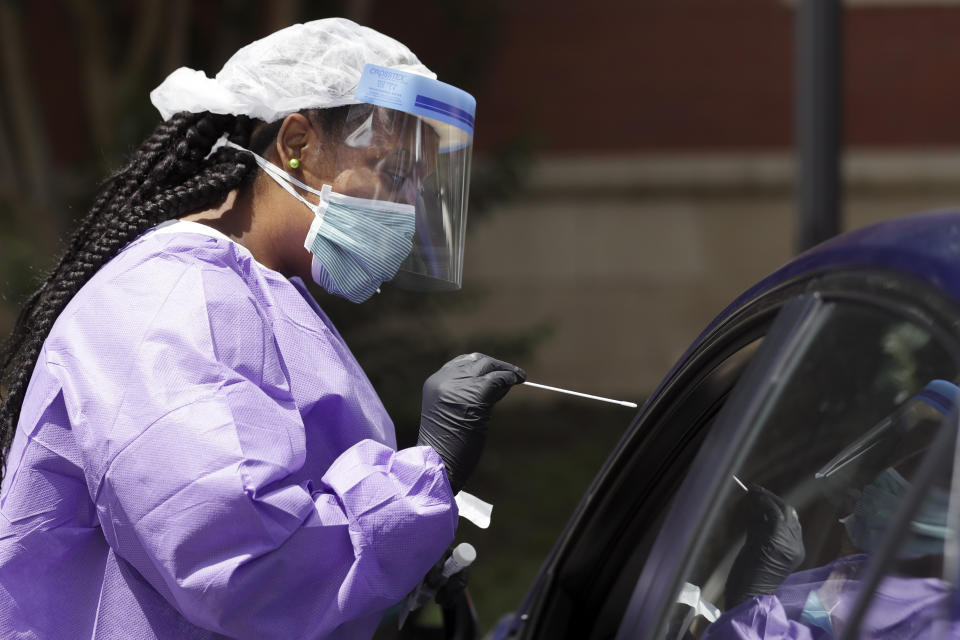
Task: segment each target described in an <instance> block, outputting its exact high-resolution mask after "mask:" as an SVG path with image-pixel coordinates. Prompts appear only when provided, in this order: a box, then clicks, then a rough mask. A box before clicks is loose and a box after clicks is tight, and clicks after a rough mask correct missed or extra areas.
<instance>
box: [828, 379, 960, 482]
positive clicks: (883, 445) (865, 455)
mask: <svg viewBox="0 0 960 640" xmlns="http://www.w3.org/2000/svg"><path fill="white" fill-rule="evenodd" d="M958 394H960V389H958V388H957V387H956V385H954V384H952V383H950V382H947V381H946V380H933V381H931V382H929V383H928V384H927V385H926V386H925V387H924V388H923V389H921V390H920V391H919V392H917V393H915V394H914V395H912V396H910V398H908V399H907V400H906V401H905V402H904V403H903V404H901V405H900V406H899V407H897V408H896V409H895V410H894V411H892V412H891V413H890V414H889V415H887V416H886V417H885V418H883V419H882V420H881V421H880V422H879V423H877V424H876V425H875V426H874V427H872V428H871V429H870V430H869V431H867V432H866V433H865V434H863V435H862V436H861V437H859V438H857V439H856V440H855V441H854V442H852V443H850V444H849V445H848V446H846V447H845V448H844V449H843V450H842V451H840V452H839V453H838V454H837V455H836V456H834V457H833V459H832V460H830V461H829V462H828V463H827V464H825V465H824V466H823V467H821V468H820V469H819V470H818V471H817V473H816V478H817V479H818V480H825V481H828V482H831V481H832V482H836V481H842V482H843V483H844V484H847V485H851V484H852V485H857V484H865V481H868V480H869V479H870V478H872V477H873V476H874V475H876V474H877V473H879V472H880V471H882V470H884V469H886V468H889V467H894V468H900V469H901V470H902V471H904V472H907V473H909V472H910V471H912V467H913V465H915V464H916V463H917V461H918V460H919V459H920V458H921V457H922V456H921V454H922V453H923V452H924V451H925V450H926V448H927V447H928V446H929V445H930V443H931V442H933V440H934V438H935V437H936V433H937V432H938V431H939V430H940V428H941V427H942V425H943V424H944V422H945V421H946V420H948V419H952V420H954V421H955V420H956V416H957V413H956V408H957V403H958V401H960V395H958Z"/></svg>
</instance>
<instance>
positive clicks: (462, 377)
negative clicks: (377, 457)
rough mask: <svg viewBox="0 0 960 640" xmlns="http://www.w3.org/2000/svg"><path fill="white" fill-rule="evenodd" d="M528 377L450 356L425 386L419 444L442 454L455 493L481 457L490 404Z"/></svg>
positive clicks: (474, 356) (493, 363) (486, 361)
mask: <svg viewBox="0 0 960 640" xmlns="http://www.w3.org/2000/svg"><path fill="white" fill-rule="evenodd" d="M526 379H527V374H526V373H524V371H523V369H521V368H519V367H515V366H513V365H512V364H508V363H506V362H501V361H500V360H495V359H493V358H491V357H490V356H485V355H483V354H482V353H471V354H469V355H462V356H458V357H456V358H454V359H453V360H451V361H450V362H448V363H447V364H445V365H443V366H442V367H441V368H440V370H439V371H437V372H436V373H434V374H433V375H432V376H430V377H429V378H427V381H426V382H424V383H423V405H422V407H421V415H420V436H419V437H418V438H417V444H419V445H427V446H430V447H433V449H434V450H435V451H436V452H437V453H438V454H439V455H440V458H441V459H442V460H443V464H444V466H445V467H446V469H447V478H449V480H450V487H451V488H452V489H453V493H454V495H456V494H457V492H459V491H460V489H462V488H463V485H464V483H465V482H466V481H467V478H468V477H470V473H471V472H472V471H473V468H474V467H475V466H476V465H477V460H479V459H480V453H481V452H482V451H483V444H484V442H485V441H486V438H487V422H489V420H490V412H491V411H492V409H493V405H494V404H496V402H497V401H498V400H500V398H502V397H503V396H505V395H506V393H507V391H509V390H510V387H512V386H513V385H515V384H518V383H520V382H523V381H524V380H526Z"/></svg>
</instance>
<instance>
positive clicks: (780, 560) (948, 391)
mask: <svg viewBox="0 0 960 640" xmlns="http://www.w3.org/2000/svg"><path fill="white" fill-rule="evenodd" d="M956 378H957V370H956V364H955V362H954V360H953V359H952V357H951V354H950V352H949V350H948V348H947V347H945V346H944V345H942V344H941V343H940V342H939V341H938V339H936V338H935V337H934V336H933V335H932V334H931V333H930V332H929V331H928V330H927V329H925V328H924V327H922V326H920V325H918V324H915V323H914V322H912V321H909V320H905V319H903V318H901V317H899V316H896V315H894V314H892V313H888V312H886V311H883V310H881V309H878V308H875V307H872V306H869V305H865V304H855V303H853V302H844V303H838V304H836V305H833V306H832V308H831V310H830V313H829V314H825V316H824V319H823V321H822V322H820V323H819V324H818V325H817V327H816V329H815V330H814V331H813V333H812V335H811V337H810V339H809V340H808V341H806V342H805V343H804V346H803V348H802V350H801V351H800V352H798V353H797V354H796V355H795V358H794V359H793V360H792V361H791V367H789V368H787V369H786V370H784V371H782V372H781V376H780V377H779V378H777V379H774V380H768V381H767V382H766V383H765V385H766V388H764V389H758V390H757V391H756V392H757V393H766V394H771V396H772V401H771V402H770V404H769V407H770V409H769V410H768V411H764V412H763V413H762V414H760V417H759V418H758V420H757V423H756V424H754V425H751V427H752V429H753V433H752V438H751V439H749V449H748V451H746V452H745V455H744V456H743V458H742V459H743V462H742V463H741V464H739V465H738V467H737V468H736V469H735V471H734V473H733V475H732V476H731V477H730V478H729V479H726V480H724V482H725V483H726V486H725V487H724V488H723V490H722V491H721V492H720V497H719V499H720V505H719V510H718V514H719V515H716V516H715V517H714V518H713V520H712V522H711V523H710V525H709V528H708V529H707V530H706V531H704V533H703V535H702V536H700V543H699V545H698V546H697V548H696V549H695V550H694V552H693V554H692V557H691V562H690V564H689V566H690V569H689V570H688V571H687V573H686V575H685V576H684V579H683V583H684V587H683V589H682V591H681V593H680V594H678V602H680V604H677V605H675V606H674V607H673V608H672V610H671V612H670V620H669V623H668V625H667V630H666V633H665V634H664V635H663V636H662V637H664V638H669V639H670V640H674V639H684V640H686V639H689V638H698V639H704V640H716V639H718V638H719V639H721V640H722V639H725V638H753V637H756V638H763V637H789V638H794V637H798V638H799V637H811V638H833V637H839V636H837V634H839V633H842V632H843V629H844V624H845V622H846V617H845V616H846V615H847V614H849V609H850V607H851V606H852V605H853V603H854V602H855V601H856V598H857V595H858V593H859V590H860V588H861V586H860V585H861V583H862V578H863V575H864V571H865V570H866V567H868V566H869V564H870V559H871V557H872V554H874V553H876V551H877V549H878V547H879V545H880V544H881V542H882V541H883V536H884V534H885V533H886V531H887V528H886V524H887V523H889V522H890V521H891V519H892V518H894V517H895V515H896V514H897V512H898V510H899V509H900V508H901V507H902V506H903V504H904V498H905V496H906V495H907V493H908V492H909V490H910V487H911V481H912V480H913V478H914V476H915V475H916V473H917V472H918V469H919V468H920V467H921V464H922V461H923V460H924V456H925V455H926V452H927V451H929V449H930V447H931V443H933V442H934V439H935V438H936V437H937V436H938V434H939V433H942V432H943V430H945V429H946V430H949V432H950V433H951V434H953V431H954V430H955V428H956V415H955V410H954V408H953V407H954V405H955V402H956V397H955V391H956V387H954V386H953V384H952V381H955V380H956ZM950 442H951V446H952V440H951V441H950ZM701 459H702V458H701ZM951 470H952V465H949V464H948V465H946V466H945V467H944V468H943V469H942V472H941V473H939V475H938V476H937V477H936V478H935V481H934V482H932V483H931V485H930V487H929V490H928V491H927V492H926V495H925V496H923V500H921V502H920V504H919V507H918V509H917V514H916V517H915V518H913V519H911V521H910V525H911V526H909V527H907V529H906V531H905V532H904V533H903V535H902V536H901V541H900V543H899V548H900V551H899V553H898V557H897V559H896V562H894V563H892V565H891V567H890V570H889V574H888V576H887V579H886V580H885V581H884V582H882V583H881V584H880V586H879V587H878V589H877V590H876V591H875V592H873V593H871V596H870V597H871V598H872V599H873V600H872V601H871V606H870V607H869V608H868V612H867V615H866V616H865V621H864V625H863V628H864V629H872V630H873V632H872V633H873V635H865V636H863V637H891V638H893V637H896V638H912V637H918V638H919V637H938V636H935V635H929V634H930V633H932V631H931V629H932V627H931V626H930V625H933V624H934V621H936V620H938V619H942V617H943V611H944V610H945V609H944V607H945V606H946V604H945V603H946V602H947V601H948V598H949V597H950V595H949V594H951V593H952V583H951V576H950V575H949V572H945V570H944V562H943V546H944V540H945V537H946V516H947V512H946V510H947V505H948V499H949V495H950V490H949V489H950V486H951V485H950V482H951ZM901 556H902V557H901ZM894 601H896V602H897V603H899V604H898V606H894V605H893V604H892V603H893V602H894ZM883 625H887V626H886V627H884V626H883ZM898 625H899V626H898ZM923 625H926V627H923ZM895 627H896V628H897V629H899V630H898V631H894V630H893V629H894V628H895ZM776 629H779V630H780V631H778V632H777V633H781V635H773V636H770V635H769V634H770V633H771V632H773V631H774V630H776ZM876 629H889V630H890V635H887V634H886V632H885V631H881V632H880V633H879V635H878V634H877V633H876ZM904 629H911V631H910V632H909V633H905V632H904ZM764 633H766V634H768V635H764ZM865 633H866V632H865ZM898 633H899V634H900V635H897V634H898ZM744 634H746V635H744ZM750 634H753V635H750ZM804 634H808V635H804ZM924 634H927V635H924ZM939 637H944V636H939Z"/></svg>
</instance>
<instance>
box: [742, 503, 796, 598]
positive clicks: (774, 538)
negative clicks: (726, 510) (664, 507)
mask: <svg viewBox="0 0 960 640" xmlns="http://www.w3.org/2000/svg"><path fill="white" fill-rule="evenodd" d="M745 500H746V501H747V505H746V507H747V509H746V510H747V540H746V542H744V544H743V548H742V549H740V553H738V554H737V558H736V560H734V562H733V567H732V568H731V569H730V574H729V575H728V576H727V584H726V589H725V593H724V597H725V601H726V606H727V608H728V609H729V608H731V607H734V606H736V605H738V604H740V603H741V602H744V601H746V600H749V599H750V598H752V597H754V596H758V595H762V594H772V593H773V592H774V591H776V590H777V587H779V586H780V583H781V582H783V580H784V578H786V577H787V576H788V575H789V574H790V573H791V572H793V571H794V570H795V569H796V568H797V567H799V566H800V565H801V564H802V563H803V558H804V556H805V555H806V552H805V550H804V548H803V533H802V531H801V529H800V519H799V518H798V517H797V510H796V509H794V508H793V507H791V506H790V505H788V504H787V503H785V502H784V501H783V500H781V499H780V498H779V497H777V496H776V495H774V494H773V493H771V492H770V491H767V490H766V489H764V488H763V487H758V486H757V485H750V490H749V492H748V493H747V495H746V498H745Z"/></svg>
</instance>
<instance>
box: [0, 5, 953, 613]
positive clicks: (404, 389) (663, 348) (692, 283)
mask: <svg viewBox="0 0 960 640" xmlns="http://www.w3.org/2000/svg"><path fill="white" fill-rule="evenodd" d="M801 1H804V0H640V1H636V0H634V1H629V2H628V1H625V0H592V1H590V2H587V1H586V0H552V1H547V0H523V1H519V2H509V1H507V0H423V1H422V2H418V3H409V2H404V3H398V2H386V1H377V0H354V1H348V0H342V1H339V2H337V1H329V2H307V1H305V0H280V1H274V2H270V3H254V2H241V1H239V0H210V1H204V2H187V1H186V0H165V1H160V0H140V1H139V2H127V3H102V2H101V3H97V2H93V1H92V0H63V1H60V2H57V1H54V2H47V3H28V2H25V1H16V0H0V220H2V221H3V224H2V225H0V295H2V304H0V332H2V333H4V334H6V332H8V331H9V328H10V327H11V326H12V321H13V319H14V317H15V313H16V308H17V305H18V304H19V303H20V302H21V301H22V300H23V298H24V297H25V295H26V294H27V293H28V292H29V291H30V290H32V289H33V288H34V287H35V286H36V284H37V280H38V278H39V277H40V275H41V274H42V273H43V270H44V269H46V268H48V267H49V266H50V265H51V261H52V259H53V257H54V256H55V254H56V251H57V249H58V248H59V247H61V246H62V244H63V242H64V241H65V239H66V238H67V237H68V235H69V232H70V230H71V228H72V225H73V224H74V222H75V221H76V219H78V218H80V217H82V216H83V215H84V213H85V211H86V209H87V207H88V206H89V204H90V200H91V198H92V196H93V193H94V191H95V188H96V185H97V183H98V182H99V181H100V180H102V179H103V178H104V177H106V175H108V173H109V171H110V170H111V169H114V168H117V167H118V166H119V165H120V163H121V162H122V160H123V158H124V157H125V155H126V154H127V153H129V152H130V151H131V150H132V149H133V148H134V147H135V146H136V144H138V143H139V141H140V140H142V139H143V138H144V137H145V136H146V135H147V134H148V133H149V131H150V130H152V128H153V127H154V126H155V125H156V123H157V122H158V119H159V118H158V116H157V114H156V112H155V111H154V110H153V108H152V107H151V105H150V103H149V100H148V96H147V94H148V92H149V90H150V89H152V88H153V87H154V86H156V85H157V84H158V83H159V82H160V80H162V78H163V77H164V76H165V75H166V74H167V73H169V72H170V71H172V70H173V69H175V68H176V67H178V66H181V65H187V66H191V67H194V68H198V69H203V70H205V71H206V72H207V73H208V74H210V75H213V74H214V73H215V72H216V71H217V70H218V69H219V68H220V66H221V65H222V64H223V62H224V61H225V60H226V58H227V57H228V56H229V55H230V54H231V53H232V52H233V51H235V50H236V49H237V48H239V47H240V46H242V45H243V44H246V43H247V42H249V41H251V40H253V39H255V38H258V37H262V36H264V35H266V34H267V33H269V32H271V31H273V30H275V29H277V28H280V27H282V26H286V25H288V24H292V23H294V22H301V21H305V20H311V19H315V18H321V17H327V16H333V15H340V16H344V17H349V18H352V19H354V20H356V21H358V22H361V23H363V24H367V25H369V26H371V27H374V28H376V29H378V30H380V31H382V32H384V33H386V34H388V35H391V36H393V37H395V38H397V39H398V40H400V41H402V42H404V43H406V44H407V45H408V46H410V48H411V49H412V50H413V51H415V52H416V53H417V54H418V55H419V56H420V58H421V60H423V61H424V63H425V64H427V66H429V67H431V68H432V69H434V70H435V71H437V72H438V74H439V76H440V79H441V80H446V81H448V82H451V83H452V84H455V85H457V86H460V87H462V88H464V89H466V90H467V91H470V92H471V93H473V94H474V95H475V96H476V97H477V101H478V108H477V139H476V144H477V147H476V155H475V165H474V186H473V201H472V204H471V223H470V231H469V240H468V243H467V250H466V263H465V274H464V286H465V288H464V291H462V292H460V293H458V294H455V295H454V296H447V297H431V296H416V295H415V294H404V293H402V292H396V291H387V290H386V289H387V288H385V291H384V294H383V295H381V296H378V297H377V298H376V299H374V300H373V301H371V302H369V303H367V304H366V305H363V306H362V307H360V308H351V307H350V306H349V305H347V304H346V303H341V302H338V301H335V300H330V299H329V298H324V297H322V296H320V298H321V304H323V305H324V306H325V307H328V308H329V309H330V310H331V313H332V314H333V316H334V318H335V320H336V321H337V323H338V326H339V327H340V328H341V330H342V331H343V333H344V334H345V336H346V337H347V340H348V342H349V343H350V344H351V346H352V347H353V348H354V350H355V351H356V353H357V356H358V358H359V359H360V360H361V363H362V364H364V365H365V367H366V368H367V370H368V371H369V372H370V375H371V379H372V380H373V382H374V384H375V385H376V386H377V388H378V390H379V391H380V392H381V395H383V397H384V400H385V402H386V404H387V406H388V408H390V409H391V411H392V413H393V415H394V417H395V420H396V422H397V426H398V429H399V431H400V440H401V444H412V441H413V438H415V434H416V419H417V410H418V405H419V388H420V384H421V383H422V380H423V379H424V377H425V376H426V375H427V374H429V373H430V372H431V371H432V370H433V369H435V368H436V367H437V366H439V365H440V364H442V363H443V362H444V361H445V360H446V359H448V358H449V357H451V356H453V355H455V354H456V353H457V352H459V351H461V350H484V351H487V352H489V353H491V354H492V355H495V356H499V357H502V358H504V359H511V360H513V361H515V362H516V363H517V364H519V365H521V366H523V367H524V368H526V370H527V371H528V373H529V375H530V378H531V379H532V380H535V381H539V382H543V383H546V384H552V385H558V386H564V387H568V388H572V389H577V390H581V391H585V392H588V393H596V394H601V395H608V396H613V397H620V398H623V399H630V400H635V401H642V400H643V398H644V397H645V396H646V395H647V394H648V393H649V392H650V391H651V390H652V389H653V387H654V386H655V385H656V383H657V382H658V381H659V380H660V379H661V378H662V377H663V376H664V375H665V374H666V373H667V371H668V370H669V368H670V366H671V365H672V364H673V362H674V361H675V360H676V359H677V357H678V356H679V355H680V354H681V353H682V351H683V350H684V348H685V347H686V346H687V344H689V343H690V342H691V341H692V339H693V338H694V337H695V336H696V334H697V333H698V332H699V331H700V330H702V329H703V328H704V326H705V325H706V323H707V322H708V321H709V320H710V318H712V317H713V316H714V315H715V314H716V313H718V312H719V311H720V310H721V309H722V308H723V307H724V306H725V305H726V304H727V303H728V302H730V301H731V300H732V299H733V298H734V297H735V296H736V295H737V294H738V293H739V292H741V291H742V290H743V289H745V288H746V287H748V286H749V285H750V284H752V283H753V282H754V281H756V280H758V279H759V278H761V277H762V276H764V275H765V274H766V273H768V272H769V271H771V270H772V269H774V268H775V267H777V266H778V265H779V264H781V263H783V262H785V261H786V260H788V259H789V258H790V257H791V255H792V253H793V251H794V246H795V234H796V228H797V227H796V204H795V202H796V184H795V175H796V171H795V166H796V161H795V155H796V154H795V148H796V145H795V134H794V117H795V113H794V104H795V98H796V96H795V86H796V85H795V73H794V69H795V54H794V52H795V45H796V42H795V35H794V34H795V16H796V11H797V2H801ZM958 33H960V1H954V0H849V1H848V2H846V3H844V9H843V36H842V60H843V62H842V69H841V70H840V72H841V77H842V80H843V91H842V104H843V111H842V132H843V134H842V142H843V145H844V148H845V156H844V161H843V186H844V198H843V218H842V227H843V229H852V228H856V227H860V226H863V225H865V224H868V223H870V222H874V221H878V220H883V219H887V218H891V217H896V216H902V215H910V214H912V213H916V212H920V211H928V210H933V209H942V208H954V207H956V206H957V205H958V203H960V179H958V178H960V118H958V117H957V114H958V113H960V83H958V82H957V78H960V38H957V37H956V34H958ZM631 417H632V415H631V414H630V412H629V411H627V410H624V409H622V408H616V407H614V408H610V407H605V406H604V407H599V406H593V405H591V404H589V403H588V402H587V401H570V400H565V399H561V398H558V397H555V396H553V395H552V394H548V393H547V392H542V391H537V390H532V389H516V390H514V391H513V392H512V393H511V394H510V396H509V397H508V398H507V399H506V400H505V401H504V402H503V404H502V405H501V407H500V408H498V414H497V415H495V423H494V425H493V429H494V432H493V433H492V435H491V438H490V446H489V450H488V452H487V454H486V455H485V458H484V461H483V463H482V466H481V470H480V472H479V474H478V476H477V478H476V479H475V481H474V482H473V483H471V484H472V486H471V487H470V488H471V489H472V490H474V491H475V492H476V493H478V494H480V495H481V496H482V497H484V498H487V499H489V500H492V501H493V502H495V503H496V504H497V505H498V508H497V510H496V511H495V518H494V525H493V527H492V528H491V529H490V530H488V531H486V532H480V531H479V530H476V529H472V528H469V527H470V525H467V524H465V525H463V527H462V529H461V534H462V536H463V537H464V538H465V539H469V540H471V541H473V542H475V543H476V544H477V546H478V549H479V551H480V558H479V560H478V563H477V565H476V567H475V568H474V572H473V573H474V587H473V590H474V595H475V597H476V600H477V602H478V606H479V608H480V610H481V617H482V620H483V622H484V626H485V627H489V625H490V624H492V622H493V620H495V619H496V617H497V616H498V615H499V614H500V613H503V612H505V611H506V610H508V609H510V608H511V607H513V606H515V605H516V603H517V601H518V599H519V598H520V597H522V594H523V592H524V590H525V587H526V585H527V583H528V582H529V580H530V579H531V578H532V576H533V574H534V573H535V571H536V569H537V567H538V566H539V563H540V562H541V561H542V560H543V558H544V556H545V554H546V553H547V551H548V550H549V548H550V545H551V543H552V541H553V539H554V538H555V537H556V536H557V534H558V533H559V531H560V528H561V527H562V525H563V523H564V522H565V520H566V518H567V517H568V516H569V514H570V511H571V510H572V508H573V507H574V506H575V504H576V502H577V500H578V499H579V498H580V496H581V495H582V494H583V492H584V490H585V489H586V485H587V483H588V481H589V480H590V478H591V477H592V476H593V474H594V473H595V472H596V471H597V469H598V468H599V465H600V464H601V463H602V461H603V459H604V456H605V454H606V452H607V450H608V449H609V448H610V447H611V446H612V444H613V443H614V442H615V441H616V439H617V437H618V436H619V435H620V433H621V432H622V431H623V429H624V428H625V427H626V426H627V423H628V422H629V420H630V419H631Z"/></svg>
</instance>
